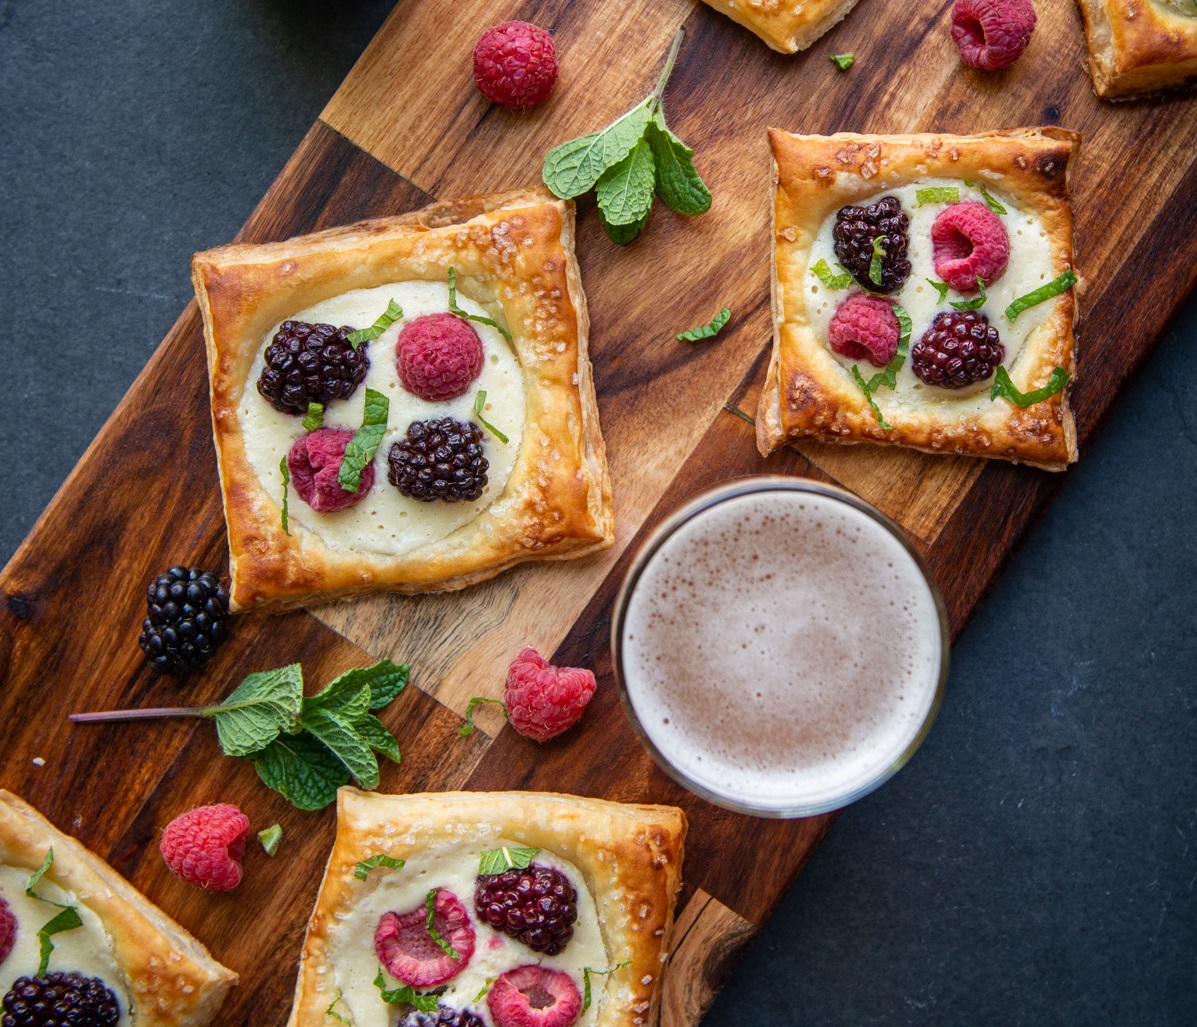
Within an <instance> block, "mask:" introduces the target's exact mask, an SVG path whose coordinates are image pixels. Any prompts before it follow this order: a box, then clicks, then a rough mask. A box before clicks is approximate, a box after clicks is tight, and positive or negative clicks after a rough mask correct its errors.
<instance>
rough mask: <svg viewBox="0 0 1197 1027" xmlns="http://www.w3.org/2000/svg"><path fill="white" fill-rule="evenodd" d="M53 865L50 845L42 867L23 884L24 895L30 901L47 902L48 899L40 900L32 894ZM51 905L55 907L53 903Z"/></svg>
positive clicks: (52, 850)
mask: <svg viewBox="0 0 1197 1027" xmlns="http://www.w3.org/2000/svg"><path fill="white" fill-rule="evenodd" d="M53 865H54V846H53V845H51V846H50V847H49V848H48V849H47V850H46V855H45V858H44V859H43V860H42V865H41V866H40V867H38V868H37V869H36V870H35V871H34V872H33V873H32V874H30V875H29V880H28V881H26V882H25V894H26V895H28V896H29V897H30V898H31V899H41V901H42V902H49V901H50V900H49V899H42V897H41V896H40V895H38V894H36V893H35V892H34V890H33V889H34V888H36V887H37V886H38V884H40V883H41V879H42V878H43V877H45V876H46V871H47V870H49V869H50V867H52V866H53ZM51 905H54V906H57V905H58V903H57V902H54V903H51Z"/></svg>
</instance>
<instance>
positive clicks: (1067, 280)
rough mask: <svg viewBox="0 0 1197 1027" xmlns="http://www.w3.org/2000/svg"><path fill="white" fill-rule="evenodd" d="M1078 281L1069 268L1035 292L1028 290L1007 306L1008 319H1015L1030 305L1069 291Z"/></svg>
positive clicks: (1036, 304) (1035, 304)
mask: <svg viewBox="0 0 1197 1027" xmlns="http://www.w3.org/2000/svg"><path fill="white" fill-rule="evenodd" d="M1076 281H1077V279H1076V273H1075V272H1074V271H1073V270H1072V269H1071V268H1069V269H1068V270H1067V271H1065V272H1064V273H1063V274H1062V275H1060V277H1059V278H1055V279H1053V280H1052V281H1050V282H1048V283H1047V285H1041V286H1040V287H1039V288H1038V289H1036V290H1035V291H1034V292H1028V293H1027V294H1026V295H1025V296H1019V297H1018V299H1016V300H1015V301H1014V302H1013V303H1011V304H1010V306H1008V307H1007V308H1006V319H1007V320H1009V321H1013V320H1014V319H1015V318H1016V317H1018V315H1019V314H1021V313H1022V312H1023V311H1024V310H1026V309H1028V308H1029V307H1035V306H1038V305H1039V304H1040V303H1044V302H1046V301H1047V300H1050V299H1052V298H1053V297H1055V296H1059V295H1060V293H1062V292H1067V291H1068V290H1069V289H1071V288H1072V287H1073V286H1074V285H1076Z"/></svg>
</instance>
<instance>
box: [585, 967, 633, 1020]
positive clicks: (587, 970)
mask: <svg viewBox="0 0 1197 1027" xmlns="http://www.w3.org/2000/svg"><path fill="white" fill-rule="evenodd" d="M631 962H632V961H631V960H630V959H629V960H626V961H625V962H623V963H618V964H616V965H615V966H613V967H611V969H610V970H592V969H591V968H590V967H588V966H584V967H582V1012H583V1013H584V1012H586V1010H587V1009H589V1008H590V975H591V974H613V973H615V971H616V970H622V969H623V968H624V967H625V966H629V965H631Z"/></svg>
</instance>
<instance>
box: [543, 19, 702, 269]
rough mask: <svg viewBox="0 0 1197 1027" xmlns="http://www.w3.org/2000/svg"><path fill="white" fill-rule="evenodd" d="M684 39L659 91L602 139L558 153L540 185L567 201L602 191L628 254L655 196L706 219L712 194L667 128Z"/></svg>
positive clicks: (605, 213)
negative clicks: (669, 92)
mask: <svg viewBox="0 0 1197 1027" xmlns="http://www.w3.org/2000/svg"><path fill="white" fill-rule="evenodd" d="M683 35H684V32H683V30H682V29H678V31H677V34H676V35H675V36H674V37H673V44H672V46H671V47H670V49H669V55H668V56H667V57H666V59H665V68H664V70H663V71H662V72H661V77H660V78H659V79H658V80H657V84H656V86H655V88H654V89H653V91H652V92H651V93H649V95H648V96H646V97H645V98H644V99H643V100H642V101H641V102H640V103H638V104H637V105H636V106H635V107H633V108H632V109H631V110H630V111H627V112H626V113H624V114H622V115H620V116H619V117H618V118H616V119H615V121H613V122H612V123H611V124H610V125H608V126H607V127H606V128H604V129H602V130H601V131H598V132H591V133H590V134H589V135H584V136H579V137H578V138H577V139H571V140H570V141H569V142H566V143H562V144H561V145H560V146H555V147H554V148H553V149H551V150H550V151H549V152H548V154H547V155H546V156H545V159H544V170H543V171H542V173H541V177H542V178H543V179H544V184H545V185H547V186H548V187H549V189H550V190H552V192H553V193H554V195H556V196H559V197H560V198H561V199H563V200H568V199H573V198H574V197H577V196H581V195H582V194H583V193H586V192H589V191H590V190H591V189H594V191H595V199H596V200H597V201H598V212H599V220H600V221H601V222H602V225H603V228H604V230H605V231H606V232H607V235H608V236H609V237H610V238H611V240H612V241H613V242H616V243H619V244H620V245H623V246H626V245H627V244H628V243H630V242H631V241H632V240H633V239H635V238H636V236H637V235H639V234H640V230H641V229H642V228H643V227H644V225H645V224H646V223H647V221H648V215H649V212H650V211H651V210H652V205H653V193H654V191H655V192H656V194H657V196H659V197H660V198H661V200H662V202H663V203H665V205H666V206H668V207H670V208H672V209H673V210H676V211H677V212H678V213H679V214H688V215H690V216H696V215H698V214H704V213H706V211H707V210H709V209H710V206H711V192H710V190H709V189H708V188H707V187H706V183H704V182H703V180H702V178H701V176H700V175H699V174H698V171H697V170H696V169H695V167H694V161H693V157H694V151H693V150H692V149H691V148H690V147H688V146H687V145H686V144H685V143H684V142H682V140H681V139H679V138H678V137H677V136H676V135H674V134H673V132H672V131H671V130H670V128H669V126H668V125H667V124H666V122H665V111H664V106H663V97H664V95H665V87H666V85H667V84H668V82H669V76H670V75H671V74H672V72H673V66H674V63H675V62H676V60H677V54H678V50H679V49H680V48H681V45H682V37H683Z"/></svg>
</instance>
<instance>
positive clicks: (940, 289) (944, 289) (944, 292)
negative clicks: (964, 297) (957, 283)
mask: <svg viewBox="0 0 1197 1027" xmlns="http://www.w3.org/2000/svg"><path fill="white" fill-rule="evenodd" d="M923 281H925V282H926V283H927V284H928V285H929V286H931V288H932V289H934V290H935V291H936V292H937V293H939V302H940V303H942V302H943V301H944V300H946V299H947V298H948V289H949V288H950V286H949V285H948V283H947V282H937V281H935V280H934V279H932V278H924V279H923Z"/></svg>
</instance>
